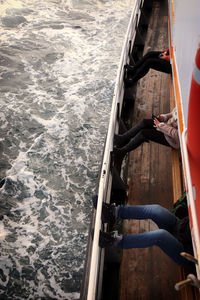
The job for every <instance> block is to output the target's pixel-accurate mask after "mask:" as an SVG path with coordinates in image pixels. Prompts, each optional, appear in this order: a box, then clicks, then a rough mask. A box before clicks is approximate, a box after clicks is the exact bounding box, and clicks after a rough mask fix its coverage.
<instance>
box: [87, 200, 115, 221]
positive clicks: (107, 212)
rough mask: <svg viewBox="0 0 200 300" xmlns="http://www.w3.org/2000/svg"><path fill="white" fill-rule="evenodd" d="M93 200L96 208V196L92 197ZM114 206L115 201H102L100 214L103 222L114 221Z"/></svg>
mask: <svg viewBox="0 0 200 300" xmlns="http://www.w3.org/2000/svg"><path fill="white" fill-rule="evenodd" d="M92 201H93V206H94V208H95V209H96V208H97V201H98V197H97V196H94V197H93V198H92ZM115 207H116V204H115V203H112V204H108V203H105V202H103V204H102V215H101V220H102V222H103V223H112V222H115V220H116V218H115V215H114V208H115Z"/></svg>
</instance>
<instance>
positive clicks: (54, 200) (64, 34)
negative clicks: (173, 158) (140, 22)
mask: <svg viewBox="0 0 200 300" xmlns="http://www.w3.org/2000/svg"><path fill="white" fill-rule="evenodd" d="M134 1H135V0H124V1H120V0H115V1H96V0H81V1H80V0H67V1H63V0H57V1H46V0H45V1H39V0H36V1H34V2H33V1H30V0H27V1H25V2H24V1H14V0H12V1H10V0H6V1H3V2H2V5H1V8H0V12H1V17H2V19H1V21H2V23H1V25H0V30H1V39H2V43H1V44H2V45H1V50H0V56H1V57H0V58H1V62H2V64H1V77H0V83H1V85H0V86H1V88H0V90H1V96H0V111H1V113H0V125H1V139H0V149H1V158H0V159H1V166H2V168H1V174H0V179H2V178H4V179H5V183H4V184H3V185H2V187H1V189H0V193H1V203H0V205H1V214H2V216H3V220H2V221H1V222H2V225H1V226H0V229H1V234H0V244H1V252H2V253H1V259H0V269H1V270H2V273H1V274H2V275H1V276H0V285H1V286H3V287H4V289H1V288H0V295H1V297H4V296H5V291H6V295H7V296H8V297H12V299H32V298H35V299H36V298H41V297H43V298H45V297H46V298H48V297H51V298H54V299H65V300H66V299H79V297H80V284H81V279H82V274H83V265H84V258H85V254H86V245H87V233H88V226H89V223H90V214H91V211H92V201H91V198H92V195H93V193H94V191H95V186H96V180H97V177H98V170H99V164H100V162H101V154H102V151H103V143H104V140H105V136H106V132H107V125H108V120H109V116H110V109H111V104H112V96H113V91H114V83H115V77H116V73H117V66H118V63H119V59H120V55H121V49H122V45H123V39H124V35H125V32H126V28H127V25H128V22H129V16H130V13H131V5H132V4H133V3H134ZM12 282H14V283H15V285H12ZM10 295H12V296H10ZM5 299H6V298H5Z"/></svg>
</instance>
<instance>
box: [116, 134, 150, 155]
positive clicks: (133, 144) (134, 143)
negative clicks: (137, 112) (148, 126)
mask: <svg viewBox="0 0 200 300" xmlns="http://www.w3.org/2000/svg"><path fill="white" fill-rule="evenodd" d="M146 141H147V140H146V139H145V137H144V136H143V135H142V130H141V131H139V132H138V133H137V134H136V136H135V137H134V138H132V139H131V140H130V142H129V143H128V144H126V145H125V146H124V147H122V148H117V147H114V150H113V151H114V158H115V160H123V158H124V156H125V155H126V153H128V152H130V151H132V150H134V149H136V148H137V147H139V146H140V145H141V144H143V143H144V142H146Z"/></svg>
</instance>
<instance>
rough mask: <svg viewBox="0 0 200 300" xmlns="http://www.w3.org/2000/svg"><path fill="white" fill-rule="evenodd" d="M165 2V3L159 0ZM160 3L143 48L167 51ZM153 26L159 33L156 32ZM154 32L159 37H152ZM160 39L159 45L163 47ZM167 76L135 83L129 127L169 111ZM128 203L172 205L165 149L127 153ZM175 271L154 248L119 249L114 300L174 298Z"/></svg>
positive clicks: (136, 229)
mask: <svg viewBox="0 0 200 300" xmlns="http://www.w3.org/2000/svg"><path fill="white" fill-rule="evenodd" d="M164 2H165V3H166V1H164ZM164 2H163V1H154V5H153V11H152V17H151V19H150V24H149V28H148V33H147V42H146V45H145V49H147V47H151V49H152V50H160V49H164V48H165V47H167V42H166V38H167V30H168V29H167V15H166V13H167V12H166V13H165V14H164V12H163V3H164ZM158 28H159V30H158ZM158 32H159V34H158ZM164 41H165V44H164ZM169 78H170V75H168V74H163V73H160V72H157V71H154V70H151V71H150V72H149V73H148V74H147V75H146V76H145V77H144V78H143V79H141V80H140V81H139V82H138V84H137V93H136V98H135V109H134V113H133V120H134V122H133V125H134V124H136V123H137V122H138V121H140V120H141V119H143V118H149V117H151V114H152V112H154V113H156V114H157V113H160V112H163V113H167V112H169V108H170V106H169V104H170V101H169V99H170V96H169ZM128 167H129V174H128V186H129V191H128V204H149V203H160V204H161V205H163V206H165V207H167V208H170V207H172V198H173V195H172V180H171V149H170V148H168V147H165V146H162V145H157V144H155V143H148V144H147V143H146V144H143V145H142V146H140V147H139V148H138V149H136V150H135V151H132V152H131V153H130V155H129V164H128ZM153 229H156V225H155V224H154V223H153V222H151V221H149V220H146V221H134V220H130V221H128V220H127V221H125V222H124V225H123V231H124V232H125V233H133V234H134V233H140V232H144V231H149V230H153ZM177 281H178V268H177V266H176V264H175V263H173V262H172V261H171V260H170V259H169V258H168V257H167V256H166V255H165V254H164V253H163V252H162V251H161V250H160V249H159V248H158V247H151V248H147V249H130V250H124V251H123V257H122V264H121V273H120V282H121V284H120V300H132V299H169V298H170V299H180V293H177V292H176V291H175V290H174V284H175V283H176V282H177Z"/></svg>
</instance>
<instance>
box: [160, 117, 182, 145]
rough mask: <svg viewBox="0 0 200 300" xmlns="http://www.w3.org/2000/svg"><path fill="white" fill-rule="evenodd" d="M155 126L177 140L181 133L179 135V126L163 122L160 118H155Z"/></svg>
mask: <svg viewBox="0 0 200 300" xmlns="http://www.w3.org/2000/svg"><path fill="white" fill-rule="evenodd" d="M154 127H155V128H156V129H157V130H158V131H161V132H162V133H164V134H166V135H168V136H169V137H171V138H172V139H174V140H175V141H178V140H179V135H178V128H175V127H173V126H172V125H168V124H166V123H163V122H159V120H158V119H156V118H155V119H154Z"/></svg>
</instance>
